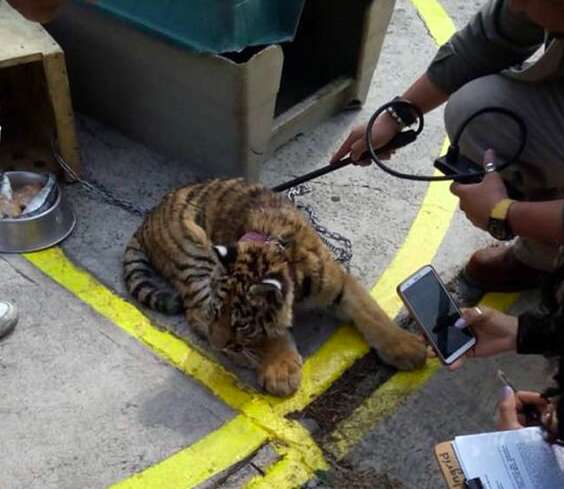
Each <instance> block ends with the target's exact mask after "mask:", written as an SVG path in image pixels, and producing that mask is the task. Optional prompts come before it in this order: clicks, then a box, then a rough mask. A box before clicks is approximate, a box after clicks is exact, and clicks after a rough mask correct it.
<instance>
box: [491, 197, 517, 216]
mask: <svg viewBox="0 0 564 489" xmlns="http://www.w3.org/2000/svg"><path fill="white" fill-rule="evenodd" d="M513 202H515V201H514V200H512V199H502V200H500V201H499V202H498V203H497V204H496V205H495V206H494V208H493V209H492V211H491V213H490V217H491V218H492V219H498V220H501V221H503V220H506V219H507V214H508V212H509V208H510V207H511V204H513Z"/></svg>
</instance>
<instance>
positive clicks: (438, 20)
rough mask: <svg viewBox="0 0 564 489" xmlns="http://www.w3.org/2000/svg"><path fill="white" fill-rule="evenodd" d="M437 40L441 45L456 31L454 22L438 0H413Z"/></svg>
mask: <svg viewBox="0 0 564 489" xmlns="http://www.w3.org/2000/svg"><path fill="white" fill-rule="evenodd" d="M411 3H412V4H413V5H414V6H415V8H416V9H417V12H418V13H419V15H420V17H421V19H422V20H423V22H424V23H425V25H426V26H427V29H429V32H430V33H431V36H433V39H435V42H436V43H437V44H438V45H439V46H441V45H443V44H444V43H445V42H447V41H448V40H449V39H450V37H451V36H452V35H453V34H454V33H455V31H456V27H455V26H454V22H453V21H452V20H451V18H450V17H449V16H448V14H447V13H446V11H445V9H444V8H443V7H442V5H441V4H440V3H439V2H438V1H437V0H411Z"/></svg>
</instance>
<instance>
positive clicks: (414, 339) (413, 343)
mask: <svg viewBox="0 0 564 489" xmlns="http://www.w3.org/2000/svg"><path fill="white" fill-rule="evenodd" d="M378 354H379V355H380V357H381V358H382V360H383V361H384V362H386V363H387V364H389V365H392V366H394V367H396V368H398V369H399V370H415V369H417V368H420V367H422V366H423V365H425V361H426V360H427V347H426V345H425V343H424V342H423V341H422V340H421V338H419V337H418V336H416V335H414V334H413V333H409V332H407V331H404V330H400V331H399V334H397V335H394V339H393V341H391V342H389V343H387V344H386V346H385V347H380V348H379V349H378Z"/></svg>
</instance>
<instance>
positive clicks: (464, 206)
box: [450, 149, 507, 230]
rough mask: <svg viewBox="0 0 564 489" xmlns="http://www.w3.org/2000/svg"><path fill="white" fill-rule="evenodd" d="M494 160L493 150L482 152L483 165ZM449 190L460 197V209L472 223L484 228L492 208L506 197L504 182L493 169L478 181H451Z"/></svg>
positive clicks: (486, 225)
mask: <svg viewBox="0 0 564 489" xmlns="http://www.w3.org/2000/svg"><path fill="white" fill-rule="evenodd" d="M494 161H495V152H494V151H493V150H492V149H488V150H487V151H486V152H485V153H484V165H486V164H487V163H490V162H494ZM450 191H451V192H452V193H453V194H454V195H456V196H457V197H458V198H459V199H460V209H461V210H462V211H463V212H464V214H466V217H467V218H468V219H469V220H470V221H471V222H472V224H474V226H476V227H479V228H480V229H484V230H486V229H487V227H488V221H489V218H490V214H491V212H492V209H493V208H494V207H495V206H496V204H497V203H498V202H500V201H501V200H503V199H505V198H506V197H507V189H506V188H505V184H504V183H503V180H502V178H501V177H500V176H499V174H498V173H497V172H495V171H493V172H489V173H486V175H485V176H484V178H483V179H482V181H481V182H480V183H473V184H461V183H453V184H452V185H451V186H450Z"/></svg>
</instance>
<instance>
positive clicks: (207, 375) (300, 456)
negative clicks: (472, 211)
mask: <svg viewBox="0 0 564 489" xmlns="http://www.w3.org/2000/svg"><path fill="white" fill-rule="evenodd" d="M413 2H414V4H415V5H416V6H417V7H418V10H419V12H420V14H421V15H422V17H423V18H424V19H427V20H428V19H431V20H432V21H433V22H435V23H436V24H437V25H438V24H441V27H440V29H439V30H440V31H442V32H443V34H444V32H445V31H446V30H447V29H448V28H449V25H448V22H444V19H441V15H442V13H441V10H440V9H438V8H437V5H438V4H437V5H435V3H436V2H434V1H433V0H420V1H416V0H413ZM443 13H444V11H443ZM427 20H426V21H427ZM431 30H432V29H431ZM433 35H434V37H435V38H436V39H439V38H440V36H439V37H437V36H436V35H435V34H433ZM449 198H451V197H450V194H448V190H447V187H446V185H444V184H443V185H441V184H433V185H431V186H430V187H429V189H428V192H427V194H426V197H425V199H424V201H423V204H422V207H421V209H420V211H419V213H418V215H417V217H416V219H415V221H414V224H413V226H412V228H411V230H410V233H409V235H408V238H407V240H406V242H405V243H404V245H403V246H402V248H401V249H400V251H399V253H398V255H397V256H396V258H395V259H394V261H393V262H392V264H391V265H390V267H389V269H388V270H387V271H386V272H385V273H384V275H383V276H382V278H381V279H380V281H379V282H378V284H377V285H376V287H375V288H374V290H373V294H374V295H375V296H376V297H377V298H378V300H379V302H380V304H381V305H382V307H383V308H384V309H385V310H386V312H387V313H388V314H389V315H395V313H396V312H397V310H398V309H399V302H398V301H397V298H395V297H394V295H393V290H395V283H397V282H398V281H399V280H401V279H402V278H403V276H406V275H408V274H409V273H411V271H413V269H414V268H417V267H418V266H420V265H423V264H424V263H427V262H430V261H431V260H432V258H433V256H434V254H435V252H436V250H437V249H438V247H439V245H440V243H441V241H442V239H443V237H444V234H445V233H446V230H447V228H448V224H449V222H450V219H451V217H452V213H453V211H454V206H452V203H451V202H450V201H449ZM451 200H452V198H451ZM422 230H424V231H425V232H424V233H421V231H422ZM420 236H425V238H424V240H423V241H421V240H420V238H419V237H420ZM27 258H28V260H29V261H31V262H32V263H33V264H34V265H36V266H37V267H38V268H40V269H41V270H42V271H43V272H44V273H46V274H47V275H48V276H50V277H51V278H53V279H54V280H55V281H56V282H58V283H60V284H61V285H62V286H63V287H65V288H67V289H68V290H69V291H71V292H72V293H73V294H75V295H76V296H78V297H79V298H80V299H81V300H83V301H84V302H86V303H88V304H90V305H91V306H92V307H93V308H94V309H95V310H96V311H97V312H99V313H100V314H101V315H103V316H105V317H106V318H108V319H109V320H111V321H112V322H114V323H116V324H117V325H118V326H120V327H121V328H122V329H124V330H125V331H126V332H128V333H129V334H131V335H132V336H134V337H135V338H137V339H139V340H140V341H142V342H143V343H144V344H146V345H147V346H148V347H150V348H151V349H152V350H154V351H155V352H156V353H157V354H159V355H160V356H161V357H163V358H165V359H166V360H168V361H169V362H171V363H172V364H173V365H175V366H176V367H177V368H179V369H181V370H182V371H183V372H185V373H187V374H189V375H191V376H192V377H194V378H195V379H196V380H198V381H199V382H201V383H202V384H204V385H205V386H206V387H208V388H209V389H210V390H211V391H212V392H213V393H214V394H215V395H217V396H218V397H219V398H220V399H222V400H223V401H224V402H226V403H227V404H228V405H229V406H231V407H233V408H234V409H238V410H239V411H241V412H242V414H241V415H240V416H237V417H236V418H234V419H233V420H232V421H230V422H228V423H226V424H225V425H224V426H223V427H222V428H220V429H219V430H217V431H216V432H214V433H211V434H209V435H207V436H206V437H204V438H203V439H202V440H200V441H199V442H197V443H196V444H194V445H192V446H191V447H189V448H186V449H184V450H181V451H180V452H178V453H177V454H176V455H173V456H172V457H170V458H168V459H166V460H164V461H163V462H161V463H159V464H157V465H155V466H153V467H150V468H149V469H147V470H145V471H143V472H141V473H139V474H136V475H134V476H133V477H131V478H129V479H127V480H125V481H122V482H121V483H118V484H116V485H115V486H114V487H119V488H120V489H122V488H126V489H152V488H155V487H159V488H162V489H165V488H166V489H172V488H174V489H189V488H192V487H194V486H195V485H197V484H198V483H200V482H202V481H204V480H206V479H208V478H209V477H211V476H213V475H214V474H215V473H217V472H219V471H221V470H223V469H225V468H227V467H229V466H231V465H233V464H234V463H237V462H238V461H240V460H242V459H243V458H244V457H245V456H247V455H248V454H250V453H252V451H253V450H255V449H256V448H258V447H259V446H260V445H261V444H262V443H264V442H265V441H266V440H268V439H271V440H274V441H275V442H276V443H278V444H281V445H279V446H278V449H279V450H280V452H281V453H282V454H283V458H282V460H281V461H280V462H278V463H276V464H274V465H273V467H271V468H270V469H269V471H268V473H267V475H266V476H265V477H262V478H258V479H255V480H254V481H252V482H251V484H250V486H249V487H252V488H253V489H256V488H258V487H265V488H267V487H268V488H271V487H277V488H278V487H279V488H291V487H297V486H298V485H300V484H301V483H303V482H306V481H307V479H308V478H310V477H311V475H312V473H313V471H315V470H318V469H319V468H324V467H325V461H324V460H323V456H322V454H321V452H320V450H319V448H318V447H317V445H316V444H315V443H314V442H313V440H312V439H311V437H310V436H309V434H308V433H307V431H305V430H304V429H303V428H302V427H301V426H300V425H299V424H298V423H296V422H292V421H289V420H286V419H285V418H283V417H282V415H284V414H287V413H289V412H291V411H294V410H301V409H303V408H304V407H305V406H307V405H308V404H309V403H310V402H311V401H312V400H313V399H315V398H316V397H317V396H319V395H320V394H321V393H322V392H324V391H325V390H326V389H327V388H328V387H329V386H330V385H331V383H332V382H334V381H335V380H336V379H337V378H338V377H339V376H340V375H341V374H342V372H343V371H344V370H346V369H347V368H348V367H350V365H352V363H354V361H355V360H356V359H358V358H360V357H361V356H362V355H364V354H365V353H366V351H368V347H367V345H366V344H365V343H364V341H363V340H362V339H361V338H360V337H359V335H358V334H357V333H356V331H354V330H353V329H352V328H350V327H347V326H344V327H341V328H339V329H338V330H337V331H336V332H335V334H333V336H332V337H331V338H330V340H329V341H328V342H327V343H326V344H325V345H323V347H322V348H321V349H320V350H319V351H318V352H317V353H316V354H315V355H313V356H312V357H310V358H309V359H308V360H307V361H306V365H305V366H304V375H303V379H304V380H303V385H302V387H301V388H300V391H299V392H298V394H297V395H296V396H294V397H293V398H291V399H286V400H280V399H275V398H272V397H269V396H257V395H255V394H254V393H253V392H250V391H248V390H247V389H246V388H245V387H244V386H242V385H240V384H239V383H238V381H237V379H236V378H235V377H234V376H233V375H232V374H230V373H229V372H227V371H225V370H224V369H223V368H222V367H220V366H219V365H217V364H216V363H214V362H213V361H211V360H209V359H208V358H207V357H206V356H205V355H203V354H201V353H200V352H198V351H197V350H195V349H194V348H192V347H190V346H189V345H187V344H186V343H185V342H184V341H181V340H179V339H178V338H175V337H174V336H173V335H171V334H168V333H166V332H162V331H159V330H157V329H155V328H153V327H152V326H151V324H150V321H149V320H148V319H147V318H146V317H145V316H144V315H143V314H142V313H141V312H140V311H138V310H137V309H136V308H135V307H134V306H132V305H131V304H129V303H127V302H126V301H123V300H122V299H121V298H119V297H118V296H117V295H115V294H113V293H112V292H111V291H109V290H107V289H106V288H105V287H103V286H102V285H101V284H99V283H98V282H97V281H96V280H95V279H93V277H91V276H90V275H89V274H88V273H86V272H85V271H83V270H80V269H79V268H77V267H75V266H74V265H73V264H72V263H70V262H69V261H68V260H67V259H66V258H65V257H64V254H63V253H62V251H61V250H59V249H53V250H49V251H46V252H41V253H34V254H30V255H27ZM392 284H393V287H392Z"/></svg>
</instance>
